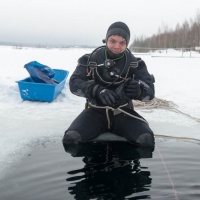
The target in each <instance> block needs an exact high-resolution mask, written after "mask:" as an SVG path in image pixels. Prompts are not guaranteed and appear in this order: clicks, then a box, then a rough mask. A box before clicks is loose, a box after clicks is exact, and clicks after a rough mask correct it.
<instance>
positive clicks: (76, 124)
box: [63, 108, 107, 144]
mask: <svg viewBox="0 0 200 200" xmlns="http://www.w3.org/2000/svg"><path fill="white" fill-rule="evenodd" d="M106 128H107V119H106V115H105V110H99V109H92V108H90V109H85V110H83V111H82V112H81V113H80V114H79V115H78V117H77V118H76V119H75V120H74V121H73V122H72V124H71V125H70V127H69V128H68V129H67V130H66V131H65V135H64V137H63V143H66V144H78V143H80V142H87V141H89V140H92V139H94V138H96V137H97V136H99V135H100V134H101V133H102V132H104V131H106Z"/></svg>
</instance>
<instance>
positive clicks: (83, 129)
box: [66, 46, 154, 143]
mask: <svg viewBox="0 0 200 200" xmlns="http://www.w3.org/2000/svg"><path fill="white" fill-rule="evenodd" d="M105 51H106V47H105V46H103V47H100V48H97V50H95V51H94V52H92V53H91V54H86V55H84V56H82V57H81V58H80V59H79V60H78V65H77V67H76V69H75V71H74V72H73V74H72V76H71V77H70V81H69V86H70V90H71V92H72V93H73V94H75V95H77V96H81V97H84V98H86V101H87V103H88V106H86V108H85V109H84V110H83V111H82V112H81V113H80V115H79V116H78V117H77V118H76V119H75V120H74V121H73V123H72V124H71V125H70V127H69V128H68V130H67V131H71V130H74V131H77V132H78V133H80V134H81V136H82V142H87V141H89V140H91V139H94V138H96V137H98V136H99V135H100V134H101V133H104V132H107V131H110V132H112V133H114V134H116V135H119V136H122V137H125V138H126V139H127V140H129V141H130V142H133V143H134V142H135V141H136V140H137V138H138V137H139V136H140V135H141V134H144V133H148V134H150V135H151V136H152V137H153V132H152V130H151V129H150V128H149V125H148V123H147V122H146V121H145V119H143V118H142V117H141V116H140V115H139V114H138V113H137V112H135V111H134V109H133V104H132V99H130V98H128V97H127V96H126V94H125V92H124V89H123V88H124V86H125V84H126V82H127V80H129V79H135V80H138V81H139V82H140V83H141V94H140V96H138V97H137V99H135V100H144V99H145V100H146V99H148V100H151V99H153V98H154V84H153V81H152V76H151V75H150V74H149V72H148V70H147V67H146V64H145V63H144V61H143V60H141V59H140V58H136V57H134V56H133V55H132V54H131V52H130V51H129V50H128V49H126V51H125V52H124V56H123V57H122V58H120V59H112V58H109V55H108V56H106V54H105ZM106 59H111V60H114V65H113V66H111V67H106V66H105V60H106ZM143 83H144V84H143ZM103 88H106V89H109V90H112V91H115V92H116V93H117V95H118V97H119V99H118V101H117V104H116V105H113V107H112V108H111V107H106V106H105V105H102V103H101V101H100V100H99V98H98V93H99V90H100V89H103ZM88 107H89V108H88ZM118 108H120V109H118ZM134 116H135V117H134ZM137 117H139V118H140V119H141V120H140V119H138V118H137ZM67 131H66V132H67Z"/></svg>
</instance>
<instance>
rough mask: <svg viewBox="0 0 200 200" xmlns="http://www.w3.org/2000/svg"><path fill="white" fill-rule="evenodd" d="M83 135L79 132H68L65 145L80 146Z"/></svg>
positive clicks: (65, 136) (64, 139)
mask: <svg viewBox="0 0 200 200" xmlns="http://www.w3.org/2000/svg"><path fill="white" fill-rule="evenodd" d="M81 139H82V138H81V135H80V134H79V133H78V132H77V131H73V130H72V131H66V132H65V135H64V137H63V140H62V142H63V143H64V144H79V143H80V142H81Z"/></svg>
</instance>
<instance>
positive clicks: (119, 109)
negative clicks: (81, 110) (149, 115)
mask: <svg viewBox="0 0 200 200" xmlns="http://www.w3.org/2000/svg"><path fill="white" fill-rule="evenodd" d="M89 105H90V106H91V107H94V108H100V109H106V116H107V120H108V129H110V118H109V114H108V110H112V111H115V110H118V111H120V112H122V113H124V114H126V115H128V116H130V117H133V118H135V119H138V120H141V121H143V122H145V123H146V124H148V122H147V121H146V120H145V119H143V118H140V117H137V116H135V115H132V114H130V113H128V112H126V111H124V110H122V109H121V107H124V106H127V103H126V104H124V105H121V106H119V107H118V108H112V107H110V106H97V105H93V104H91V103H90V102H89Z"/></svg>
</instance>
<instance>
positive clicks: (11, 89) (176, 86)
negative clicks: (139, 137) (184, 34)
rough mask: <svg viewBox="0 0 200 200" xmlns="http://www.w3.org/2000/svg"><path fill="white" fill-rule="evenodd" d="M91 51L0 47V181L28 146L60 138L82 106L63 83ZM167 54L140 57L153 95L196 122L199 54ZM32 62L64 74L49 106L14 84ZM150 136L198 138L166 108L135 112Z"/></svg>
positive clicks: (197, 126)
mask: <svg viewBox="0 0 200 200" xmlns="http://www.w3.org/2000/svg"><path fill="white" fill-rule="evenodd" d="M92 50H93V49H81V48H68V49H42V48H41V49H39V48H21V49H16V48H13V47H8V46H1V47H0V55H1V59H0V69H1V73H0V92H1V94H0V138H1V139H0V152H1V153H0V177H1V175H2V174H3V171H5V169H7V168H8V167H9V166H10V165H11V164H12V163H13V162H14V163H16V162H17V160H18V159H20V157H23V156H24V155H25V154H26V152H28V149H30V147H31V143H32V142H37V141H38V140H40V139H43V140H45V139H47V138H51V137H52V138H53V137H58V138H59V137H60V140H61V139H62V136H63V134H64V131H65V130H66V129H67V127H68V126H69V125H70V123H71V122H72V121H73V119H74V118H75V117H76V116H77V115H78V114H79V113H80V112H81V111H82V109H83V108H84V103H85V99H84V98H80V97H77V96H75V95H73V94H71V93H70V91H69V87H68V80H69V77H70V75H71V73H72V72H73V70H74V69H75V67H76V64H77V59H78V58H79V57H80V56H82V55H83V54H85V53H89V52H91V51H92ZM177 55H180V52H177V51H174V50H173V51H172V50H171V51H170V50H168V52H167V54H166V51H164V52H157V53H151V54H147V55H136V56H137V57H141V58H142V59H143V60H144V61H145V63H146V64H147V66H148V70H149V72H150V73H151V74H153V75H154V76H155V80H156V82H155V88H156V97H157V98H161V99H165V100H168V101H173V102H174V103H175V104H176V105H177V109H179V110H180V111H182V112H184V113H187V114H189V115H191V116H194V117H196V118H200V93H199V91H200V78H199V74H200V55H199V54H197V53H195V54H194V53H193V54H192V57H191V58H190V54H189V52H188V53H184V56H183V57H182V56H177ZM34 60H35V61H38V62H40V63H42V64H45V65H47V66H49V67H51V68H55V69H65V70H68V71H69V72H70V74H69V77H68V79H67V81H66V85H65V88H64V89H63V91H62V93H61V94H60V95H59V96H58V98H57V99H56V100H55V101H54V102H52V103H44V102H43V103H42V102H30V101H23V100H22V99H21V97H20V94H19V89H18V85H17V83H16V82H15V81H17V80H21V79H24V78H26V77H28V76H29V74H28V72H27V71H26V70H25V68H24V67H23V66H24V65H25V64H26V63H28V62H30V61H34ZM138 112H139V113H140V114H141V115H142V116H144V117H145V118H146V119H147V120H148V122H149V124H150V126H151V128H152V129H153V131H154V132H155V134H156V135H166V136H173V137H188V138H193V139H200V123H198V122H197V121H195V120H193V119H192V118H190V117H187V116H185V115H182V114H179V113H175V112H173V111H170V110H163V109H153V110H151V111H148V112H143V111H140V110H139V111H138Z"/></svg>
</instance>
